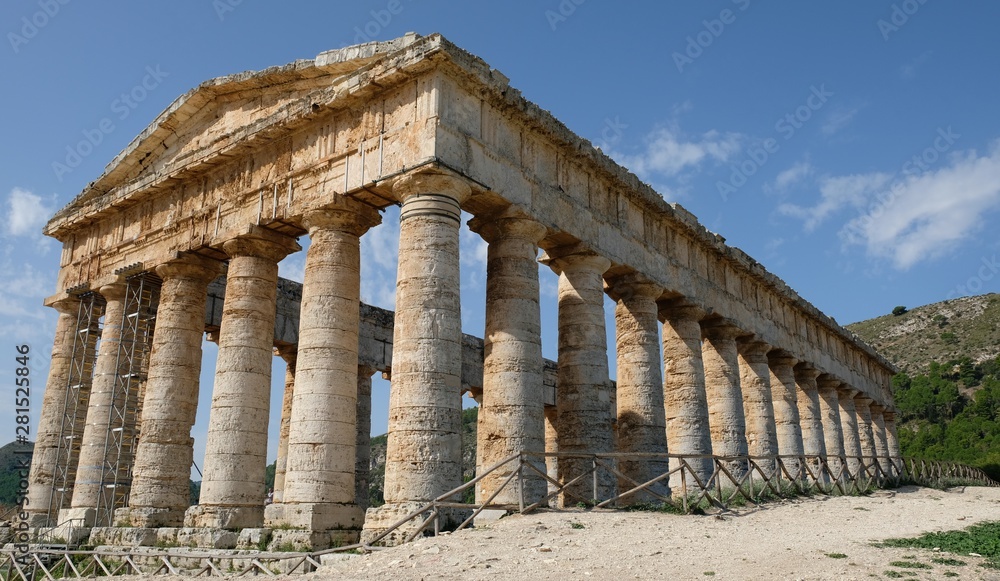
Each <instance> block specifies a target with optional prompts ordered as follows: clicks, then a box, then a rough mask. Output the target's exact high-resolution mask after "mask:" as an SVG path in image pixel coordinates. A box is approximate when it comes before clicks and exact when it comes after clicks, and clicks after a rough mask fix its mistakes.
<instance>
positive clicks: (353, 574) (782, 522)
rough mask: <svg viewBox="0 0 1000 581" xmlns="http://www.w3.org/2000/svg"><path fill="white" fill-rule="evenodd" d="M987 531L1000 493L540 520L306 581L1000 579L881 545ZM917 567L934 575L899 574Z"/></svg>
mask: <svg viewBox="0 0 1000 581" xmlns="http://www.w3.org/2000/svg"><path fill="white" fill-rule="evenodd" d="M986 520H1000V488H978V487H969V488H965V489H953V490H950V491H939V490H932V489H926V488H916V487H906V488H901V489H899V490H896V491H883V492H878V493H876V494H873V495H872V496H869V497H838V498H811V499H802V500H794V501H788V502H783V503H773V504H769V505H766V506H764V507H762V508H751V509H745V510H741V511H739V512H736V513H726V514H724V515H720V516H676V515H666V514H657V513H613V512H595V511H589V512H583V511H581V512H573V513H552V512H550V513H536V514H532V515H527V516H512V517H508V518H504V519H501V520H499V521H495V522H493V523H491V524H490V525H489V526H485V527H480V528H477V529H475V530H467V531H462V532H460V533H457V534H454V535H445V536H441V537H437V538H428V539H422V540H420V541H417V542H415V543H411V544H409V545H405V546H402V547H395V548H392V549H387V550H384V551H379V552H377V553H374V554H370V555H352V556H344V557H342V558H340V559H339V560H336V561H332V562H329V564H328V565H326V566H324V567H323V568H321V569H320V570H319V571H317V572H316V573H313V574H310V575H309V576H307V577H305V578H303V577H299V578H298V579H304V581H305V580H310V579H315V580H317V581H318V580H325V579H331V580H333V579H337V580H340V579H359V580H360V579H393V580H395V579H427V580H431V579H462V580H473V579H491V580H500V579H516V580H519V581H527V580H534V579H612V580H616V581H623V580H625V579H708V578H712V579H740V580H742V579H871V578H881V579H886V578H890V577H888V576H887V575H886V574H885V573H886V572H887V571H896V572H900V573H901V574H902V572H904V571H907V572H915V573H916V576H909V575H906V576H904V577H902V578H906V579H949V578H955V579H992V580H1000V570H990V569H984V568H982V567H979V566H978V565H979V563H981V562H982V561H983V559H981V558H977V557H968V556H962V557H957V558H959V559H961V560H962V561H965V562H966V563H967V565H965V566H950V567H949V566H944V565H939V564H934V563H933V562H932V561H931V559H932V558H934V557H936V556H938V555H940V554H938V553H933V552H932V551H921V550H915V549H881V548H875V547H872V546H871V543H872V542H873V541H877V540H881V539H886V538H891V537H901V536H916V535H919V534H920V533H924V532H930V531H943V530H956V529H962V528H965V527H968V526H970V525H972V524H975V523H977V522H982V521H986ZM836 554H841V555H846V556H844V557H839V558H838V557H831V556H829V555H836ZM945 556H947V557H953V558H954V556H953V555H945ZM907 557H912V558H913V559H912V560H916V561H919V562H921V563H924V564H927V565H930V566H931V567H932V568H931V569H929V570H927V569H909V570H907V569H900V568H896V567H892V566H890V565H889V563H890V562H892V561H898V560H901V559H904V558H907ZM947 572H951V573H953V574H958V577H955V576H954V575H945V573H947Z"/></svg>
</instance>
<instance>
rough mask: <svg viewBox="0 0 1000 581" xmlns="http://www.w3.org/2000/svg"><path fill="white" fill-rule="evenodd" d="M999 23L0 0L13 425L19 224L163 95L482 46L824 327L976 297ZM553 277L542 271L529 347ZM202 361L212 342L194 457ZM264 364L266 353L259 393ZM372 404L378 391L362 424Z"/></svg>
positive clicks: (985, 279)
mask: <svg viewBox="0 0 1000 581" xmlns="http://www.w3.org/2000/svg"><path fill="white" fill-rule="evenodd" d="M998 20H1000V4H997V3H994V2H987V1H985V0H980V1H968V2H961V3H957V2H945V1H944V0H923V1H919V0H907V1H905V2H903V1H897V2H892V1H889V0H864V1H862V0H849V1H844V2H837V3H833V2H824V3H818V2H808V3H807V2H793V1H791V0H786V1H778V2H773V1H772V2H767V3H765V2H763V1H762V0H712V1H702V2H694V1H687V2H670V3H666V2H664V3H652V2H646V3H639V2H631V3H629V2H615V3H612V2H602V1H600V0H562V1H561V2H560V1H559V0H542V1H535V2H525V1H510V2H504V3H482V2H466V3H458V2H445V1H443V0H441V1H434V0H374V1H355V2H350V3H347V2H315V1H314V2H307V1H304V0H291V1H286V2H282V3H280V4H279V3H277V2H272V3H266V2H263V1H261V0H242V1H240V0H214V1H213V0H175V1H172V2H126V1H123V0H118V1H107V2H101V3H84V2H82V1H81V0H7V1H5V2H4V3H3V4H2V5H0V23H2V27H0V29H2V30H0V31H2V32H3V34H4V43H3V46H0V64H2V70H3V72H4V80H5V88H4V90H3V91H2V92H0V105H2V107H0V111H2V113H0V115H2V116H3V125H2V127H3V130H4V136H5V137H6V138H5V139H3V140H0V159H2V160H3V164H2V167H3V171H2V172H0V203H2V205H3V208H4V210H5V211H4V212H3V214H2V215H3V220H2V222H0V336H2V337H3V344H4V345H5V347H4V348H5V349H6V350H7V352H8V356H7V357H4V358H2V359H0V377H8V378H13V376H14V367H15V365H14V361H13V359H14V355H15V353H14V346H15V345H20V344H28V345H30V346H31V348H32V356H33V359H32V376H33V377H34V379H35V380H36V383H35V386H36V391H33V392H32V400H33V406H32V407H33V410H32V418H33V425H34V423H35V422H37V417H38V412H39V408H40V405H41V401H42V394H41V389H40V388H41V386H42V385H43V384H44V377H45V375H46V373H47V368H48V362H47V356H48V353H49V352H50V351H51V342H52V333H53V329H54V324H55V315H54V313H53V312H49V310H47V309H45V308H43V307H41V302H42V299H43V298H44V297H46V296H49V295H52V294H54V293H55V292H56V288H55V276H56V270H57V268H58V258H59V245H58V242H56V241H54V240H49V239H45V238H44V237H42V236H41V234H40V230H41V227H42V225H43V224H44V223H45V221H46V220H47V219H48V218H49V217H50V216H51V214H52V213H53V212H54V211H55V210H57V209H58V208H59V207H61V206H63V205H64V204H65V203H67V202H68V201H69V200H70V199H71V198H72V197H73V196H74V195H76V194H77V193H79V192H80V191H81V190H82V189H83V188H84V187H85V186H86V184H87V183H89V182H90V181H92V180H93V179H95V178H96V177H97V176H98V175H99V174H100V173H101V172H102V171H103V168H104V165H105V164H106V163H108V162H109V161H110V160H111V159H112V158H113V157H114V156H115V155H116V154H117V153H118V152H119V151H120V150H121V149H122V148H124V147H125V146H126V145H127V144H128V142H129V141H130V140H131V139H132V138H133V137H134V136H135V135H137V134H138V133H139V132H140V131H141V130H142V129H143V128H144V127H145V126H146V125H147V124H148V123H149V122H150V121H151V120H152V119H153V118H155V117H156V115H157V114H158V113H159V112H160V111H162V110H163V109H164V108H165V107H166V106H167V105H168V104H169V103H170V102H171V101H173V100H174V99H175V98H176V97H177V96H178V95H180V94H182V93H184V92H186V91H188V90H189V89H191V88H192V87H194V86H196V85H197V84H198V83H200V82H202V81H204V80H206V79H209V78H212V77H216V76H221V75H227V74H232V73H236V72H240V71H244V70H259V69H262V68H265V67H268V66H272V65H280V64H285V63H288V62H291V61H293V60H296V59H308V58H313V57H314V56H315V55H316V54H318V53H320V52H322V51H324V50H329V49H333V48H340V47H343V46H347V45H349V44H354V43H355V42H360V41H365V40H369V39H378V40H384V39H389V38H394V37H397V36H400V35H402V34H404V33H405V32H407V31H415V32H418V33H420V34H429V33H432V32H440V33H442V34H444V35H445V36H446V37H447V38H449V39H450V40H451V41H453V42H455V43H456V44H458V45H459V46H462V47H464V48H465V49H467V50H469V51H470V52H472V53H474V54H476V55H478V56H480V57H482V58H483V59H485V60H486V61H487V62H488V63H490V64H491V65H492V66H493V67H495V68H498V69H499V70H501V71H502V72H503V73H504V74H506V75H507V76H508V77H510V79H511V83H512V84H513V85H514V86H515V87H517V88H519V89H521V90H522V91H523V93H524V95H525V96H526V97H527V98H528V99H530V100H532V101H534V102H536V103H538V104H539V105H541V106H542V107H543V108H545V109H548V110H550V111H552V113H553V114H554V115H555V116H556V117H557V118H559V119H560V120H562V121H563V122H564V123H565V124H566V125H567V126H568V127H569V128H570V129H572V130H573V131H575V132H576V133H578V134H579V135H581V136H583V137H586V138H589V139H591V140H592V141H593V142H594V143H595V145H597V146H599V147H601V148H602V149H603V150H604V151H605V152H607V153H609V154H610V155H612V157H614V158H615V159H616V160H618V161H619V162H621V163H623V164H624V165H626V166H627V167H629V168H631V169H632V170H633V171H635V172H636V173H637V174H638V175H639V176H640V177H641V178H642V179H643V180H645V181H647V182H649V183H650V184H652V185H653V186H654V187H656V188H657V189H658V191H660V192H661V193H662V194H663V195H664V197H665V198H666V199H667V200H668V201H676V202H679V203H681V204H682V205H684V206H685V207H686V208H688V209H689V210H691V211H692V212H693V213H694V214H695V215H696V216H698V217H699V219H700V220H701V221H702V223H704V224H705V225H706V226H707V227H708V228H710V229H711V230H713V231H716V232H719V233H720V234H722V235H723V236H725V237H726V238H727V239H728V242H729V243H730V244H731V245H734V246H738V247H740V248H742V249H743V250H745V251H746V252H748V253H749V254H750V255H751V256H753V257H754V258H756V259H757V260H759V261H760V262H762V263H763V264H764V265H765V266H766V267H767V268H768V269H769V270H770V271H772V272H774V273H776V274H777V275H779V276H781V277H782V278H783V279H784V280H785V281H787V282H788V284H789V285H791V286H792V287H793V288H795V289H796V290H797V291H798V292H799V293H800V294H801V295H802V296H804V297H805V298H807V299H808V300H810V301H811V302H813V304H815V305H816V306H817V307H819V308H820V309H821V310H823V311H824V312H826V313H828V314H830V315H831V316H833V317H835V318H836V319H837V320H838V321H840V322H842V323H849V322H854V321H858V320H862V319H866V318H870V317H874V316H878V315H881V314H885V313H888V312H889V311H891V310H892V308H893V307H894V306H896V305H907V306H911V307H912V306H917V305H921V304H926V303H933V302H937V301H941V300H945V299H947V298H953V297H956V296H963V295H969V294H980V293H985V292H997V291H998V289H1000V263H998V262H997V257H998V255H1000V236H998V229H997V227H996V223H997V220H998V218H1000V116H998V114H997V98H996V95H997V94H998V93H1000V87H998V84H1000V80H998V79H1000V77H998V75H997V71H998V70H1000V37H998V36H997V35H996V33H995V23H996V22H997V21H998ZM82 140H89V142H90V144H91V145H90V146H89V147H88V146H83V147H81V146H80V145H79V144H80V142H81V141H82ZM71 152H74V153H75V154H76V156H77V157H74V156H73V154H72V153H71ZM397 221H398V212H397V211H393V210H390V211H389V212H387V214H386V216H385V218H384V224H383V226H380V227H379V228H378V229H376V230H373V231H372V232H371V233H369V234H368V235H366V237H365V239H364V248H363V251H364V274H363V276H364V283H363V295H364V298H365V300H367V301H368V302H372V303H374V304H377V305H380V306H385V307H389V308H391V306H392V302H393V290H394V289H393V283H394V277H395V271H394V259H393V258H392V252H393V251H394V247H395V237H396V233H397V232H398V228H397ZM302 242H303V244H305V243H306V240H302ZM462 242H463V246H462V247H463V256H462V267H463V310H464V311H463V319H464V324H465V330H466V332H468V333H474V334H481V332H482V327H483V305H484V302H485V298H484V294H483V293H484V288H485V286H484V282H485V281H484V278H485V275H484V272H483V265H482V260H483V259H484V257H485V245H484V244H483V243H482V242H481V241H479V240H478V237H477V236H475V235H473V234H470V233H469V232H468V231H467V230H466V231H464V232H463V235H462ZM303 260H304V254H297V255H293V256H291V257H289V258H288V259H286V260H285V261H284V262H283V263H282V273H283V275H285V276H289V277H291V278H300V277H301V272H302V264H303ZM555 281H556V279H555V277H554V276H553V275H552V274H551V273H550V272H548V270H547V269H543V272H542V300H543V310H544V312H545V313H546V314H545V320H544V321H543V323H544V330H545V337H544V340H545V354H546V356H548V357H550V358H555V356H556V353H555V333H554V331H555V319H554V312H555V295H554V289H555ZM607 305H608V306H609V309H608V311H609V313H610V302H608V303H607ZM609 321H610V320H609ZM610 329H611V327H610V324H609V330H610ZM609 344H610V345H613V344H614V342H613V340H612V341H610V342H609ZM214 358H215V350H214V347H213V346H212V345H210V344H209V345H207V346H206V351H205V363H204V366H203V367H204V373H203V381H202V398H201V399H202V407H201V408H200V410H199V416H198V425H197V426H196V428H195V432H194V435H195V438H196V439H197V440H198V445H197V449H196V458H197V459H199V463H200V457H201V455H202V454H203V449H204V441H203V440H204V438H203V434H204V432H205V425H206V424H207V421H208V407H207V406H208V402H209V401H210V395H211V379H212V369H213V364H214ZM611 359H612V369H613V359H614V356H613V353H612V354H611ZM283 373H284V367H283V364H282V363H281V362H280V360H278V359H276V360H275V366H274V378H275V387H276V389H275V390H274V392H275V397H274V398H273V402H274V405H273V406H272V407H274V408H277V407H278V406H279V405H280V393H279V389H278V388H277V387H278V386H279V385H280V381H281V378H282V376H283ZM7 384H8V385H11V387H9V388H8V390H9V392H8V395H6V396H4V397H10V398H13V397H14V393H13V391H14V390H13V387H12V384H13V381H9V382H7ZM386 400H387V385H386V384H385V383H384V382H377V384H376V389H375V411H374V413H373V431H374V432H376V433H381V432H382V431H384V430H385V422H386V410H385V405H386V404H385V402H386ZM10 408H11V406H9V405H6V404H4V405H2V406H0V425H8V426H11V427H10V428H9V430H10V435H9V436H6V435H0V440H3V441H6V440H7V439H8V438H10V439H12V438H13V432H14V429H13V414H12V412H11V411H10ZM277 411H278V410H277V409H275V413H274V414H272V422H271V428H272V432H275V430H276V427H277ZM273 440H275V438H272V441H273ZM274 448H275V445H274V443H272V446H271V449H272V453H271V457H272V458H273V456H274V453H273V450H274Z"/></svg>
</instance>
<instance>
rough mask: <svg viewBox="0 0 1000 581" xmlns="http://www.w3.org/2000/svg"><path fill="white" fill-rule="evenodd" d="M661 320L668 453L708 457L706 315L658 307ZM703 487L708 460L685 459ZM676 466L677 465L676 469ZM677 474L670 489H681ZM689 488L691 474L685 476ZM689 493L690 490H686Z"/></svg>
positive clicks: (681, 307) (708, 472)
mask: <svg viewBox="0 0 1000 581" xmlns="http://www.w3.org/2000/svg"><path fill="white" fill-rule="evenodd" d="M660 315H661V316H662V317H663V362H664V373H663V402H664V409H665V414H666V420H667V447H668V448H669V450H670V453H671V454H691V455H709V456H710V455H711V454H712V432H711V429H710V428H709V421H708V396H707V394H706V392H705V368H704V366H703V363H702V351H701V323H700V322H699V321H701V319H702V317H704V316H705V312H704V311H703V310H701V309H699V308H697V307H694V306H689V305H674V304H664V305H661V309H660ZM685 463H686V464H687V465H688V466H690V467H691V470H692V471H693V472H694V475H695V476H696V477H697V478H698V480H699V481H700V482H701V484H702V486H708V484H709V479H710V478H711V477H712V472H713V470H714V464H713V462H712V459H711V458H687V459H685ZM675 467H676V466H675ZM685 472H686V471H685ZM680 474H681V473H680V472H678V473H676V475H675V476H672V477H671V481H670V487H671V489H673V490H675V491H677V490H680V489H681V478H680ZM685 478H686V479H687V480H688V486H689V487H690V486H692V483H691V482H690V478H691V475H688V474H685ZM689 490H690V489H689Z"/></svg>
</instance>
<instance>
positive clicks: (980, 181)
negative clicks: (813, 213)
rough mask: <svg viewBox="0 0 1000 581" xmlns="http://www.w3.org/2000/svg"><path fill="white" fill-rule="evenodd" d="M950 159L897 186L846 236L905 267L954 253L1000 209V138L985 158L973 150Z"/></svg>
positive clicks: (845, 232) (845, 230)
mask: <svg viewBox="0 0 1000 581" xmlns="http://www.w3.org/2000/svg"><path fill="white" fill-rule="evenodd" d="M949 161H950V165H949V166H948V167H943V168H941V169H939V170H937V171H932V172H927V173H924V174H921V175H911V176H909V177H907V178H905V179H904V180H902V181H900V182H899V183H897V184H895V185H894V186H893V188H892V190H891V192H890V193H889V194H888V195H887V196H885V199H883V200H881V202H880V203H879V204H876V205H875V206H874V207H871V208H869V209H868V210H867V211H866V212H865V213H864V214H863V215H861V216H859V217H857V218H855V219H853V220H851V221H850V222H848V223H847V224H846V225H845V226H844V228H843V229H842V230H841V236H842V238H843V239H844V240H845V241H846V242H847V243H848V244H860V245H863V246H865V248H866V250H867V252H868V254H869V255H870V256H873V257H878V258H885V259H888V260H890V261H891V262H892V263H893V265H894V266H895V267H896V268H898V269H900V270H906V269H908V268H910V267H911V266H913V265H914V264H916V263H917V262H919V261H921V260H929V259H934V258H938V257H941V256H944V255H946V254H948V253H949V252H951V251H953V250H954V249H955V247H957V246H958V245H959V244H961V243H962V242H963V241H965V240H966V239H968V238H970V237H972V236H973V235H975V234H976V233H977V232H978V231H980V230H981V229H982V227H983V226H984V222H985V216H986V214H987V213H988V212H991V211H995V210H997V209H1000V141H998V142H996V143H995V144H994V145H993V147H992V149H991V150H990V152H989V153H988V154H987V155H985V156H979V155H978V154H977V153H976V152H975V151H968V152H965V153H958V154H956V155H954V156H952V157H951V158H950V160H949Z"/></svg>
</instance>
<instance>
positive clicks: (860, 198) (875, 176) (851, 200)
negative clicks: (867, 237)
mask: <svg viewBox="0 0 1000 581" xmlns="http://www.w3.org/2000/svg"><path fill="white" fill-rule="evenodd" d="M891 178H892V176H891V175H889V174H886V173H869V174H856V175H849V176H835V177H830V176H824V177H822V178H820V180H819V190H820V202H819V203H818V204H816V205H815V206H812V207H808V206H799V205H796V204H781V205H780V206H778V211H779V212H780V213H782V214H784V215H786V216H792V217H794V218H799V219H801V220H803V222H804V226H805V229H806V231H807V232H809V231H812V230H815V229H816V228H817V227H819V226H820V225H821V224H822V223H823V222H825V221H826V220H827V218H829V217H831V216H832V215H834V214H835V213H837V212H839V211H841V210H842V209H844V208H848V207H854V208H858V209H860V208H863V207H864V206H865V205H867V202H868V200H869V199H870V198H871V197H873V196H874V195H875V194H876V193H878V192H879V190H881V189H882V188H884V187H885V186H886V185H887V184H888V183H889V180H890V179H891Z"/></svg>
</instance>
